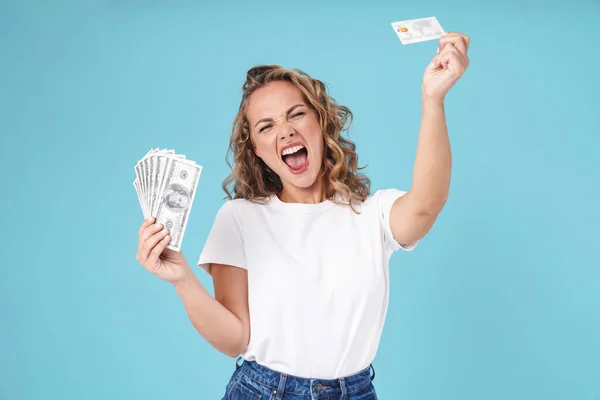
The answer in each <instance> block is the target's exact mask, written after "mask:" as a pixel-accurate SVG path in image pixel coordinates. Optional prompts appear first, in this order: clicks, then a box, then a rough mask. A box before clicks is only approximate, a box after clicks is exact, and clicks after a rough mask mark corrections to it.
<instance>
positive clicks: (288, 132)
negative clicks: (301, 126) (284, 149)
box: [279, 126, 295, 140]
mask: <svg viewBox="0 0 600 400" xmlns="http://www.w3.org/2000/svg"><path fill="white" fill-rule="evenodd" d="M294 134H295V133H294V129H293V128H292V127H291V126H286V127H285V128H283V132H282V133H281V135H280V137H279V138H280V139H281V140H285V139H287V138H291V137H293V136H294Z"/></svg>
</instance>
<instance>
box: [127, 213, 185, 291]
mask: <svg viewBox="0 0 600 400" xmlns="http://www.w3.org/2000/svg"><path fill="white" fill-rule="evenodd" d="M153 222H154V218H152V219H150V220H145V221H144V222H143V223H142V226H141V227H140V229H139V231H138V252H137V254H136V256H135V258H136V259H137V260H138V261H139V262H140V264H141V265H142V266H143V267H144V268H146V269H147V270H148V271H150V272H151V273H152V274H154V275H156V276H158V277H159V278H160V279H163V280H165V281H167V282H170V283H173V284H175V283H177V282H179V281H182V280H184V279H185V278H186V277H188V276H190V273H192V274H193V272H192V270H191V269H190V267H189V265H188V263H187V261H186V259H185V257H184V256H183V253H181V252H179V251H174V250H171V249H167V245H168V244H169V242H170V241H171V235H170V234H169V233H170V232H169V230H168V229H166V228H164V229H163V226H162V225H161V224H158V225H157V224H155V223H153Z"/></svg>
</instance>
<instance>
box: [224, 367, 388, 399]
mask: <svg viewBox="0 0 600 400" xmlns="http://www.w3.org/2000/svg"><path fill="white" fill-rule="evenodd" d="M240 359H241V357H240V358H238V361H239V360H240ZM371 369H373V375H371V373H370V370H371ZM373 379H375V368H373V365H370V366H369V367H367V368H365V369H364V370H362V371H360V372H358V373H356V374H354V375H350V376H346V377H343V378H339V379H308V378H300V377H296V376H293V375H288V374H284V373H281V372H277V371H273V370H272V369H269V368H267V367H264V366H262V365H259V364H257V363H256V362H255V361H244V362H243V364H242V365H238V363H237V362H236V368H235V371H234V372H233V375H232V376H231V380H230V381H229V383H228V384H227V389H226V390H225V397H223V399H222V400H250V399H252V400H316V399H319V400H377V395H376V394H375V387H374V386H373V382H372V381H373Z"/></svg>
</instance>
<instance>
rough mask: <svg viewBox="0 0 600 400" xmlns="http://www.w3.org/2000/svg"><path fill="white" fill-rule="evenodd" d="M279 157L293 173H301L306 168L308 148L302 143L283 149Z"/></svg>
mask: <svg viewBox="0 0 600 400" xmlns="http://www.w3.org/2000/svg"><path fill="white" fill-rule="evenodd" d="M281 159H282V160H283V162H284V163H285V164H286V165H287V166H288V168H289V169H290V171H291V172H292V173H293V174H301V173H303V172H304V171H306V170H307V169H308V150H306V147H304V145H303V144H298V145H296V146H292V147H288V148H287V149H285V150H283V152H282V153H281Z"/></svg>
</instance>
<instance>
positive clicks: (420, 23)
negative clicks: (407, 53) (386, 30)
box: [392, 17, 446, 44]
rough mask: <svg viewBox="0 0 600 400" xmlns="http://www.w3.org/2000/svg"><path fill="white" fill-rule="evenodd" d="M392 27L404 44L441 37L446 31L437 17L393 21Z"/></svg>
mask: <svg viewBox="0 0 600 400" xmlns="http://www.w3.org/2000/svg"><path fill="white" fill-rule="evenodd" d="M392 28H394V32H396V35H398V38H399V39H400V41H401V42H402V44H411V43H419V42H425V41H427V40H434V39H439V38H441V37H442V35H444V34H445V33H446V32H444V28H442V26H441V25H440V23H439V22H438V20H437V18H436V17H427V18H419V19H409V20H406V21H398V22H392Z"/></svg>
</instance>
